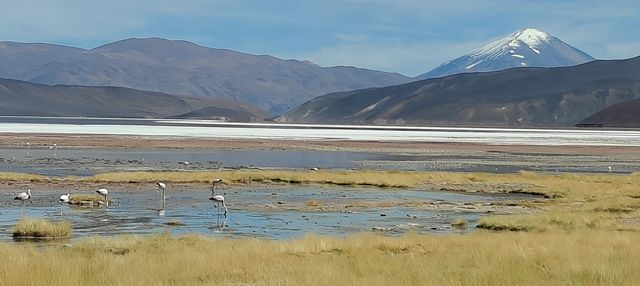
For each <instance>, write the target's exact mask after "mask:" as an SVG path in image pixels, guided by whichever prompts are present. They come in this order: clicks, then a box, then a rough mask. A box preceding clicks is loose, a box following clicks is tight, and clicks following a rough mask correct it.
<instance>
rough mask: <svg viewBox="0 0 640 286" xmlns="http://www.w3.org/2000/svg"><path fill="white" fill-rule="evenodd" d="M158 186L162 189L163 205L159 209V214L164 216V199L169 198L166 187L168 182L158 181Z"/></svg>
mask: <svg viewBox="0 0 640 286" xmlns="http://www.w3.org/2000/svg"><path fill="white" fill-rule="evenodd" d="M156 186H158V189H160V190H162V207H161V208H160V209H159V210H158V215H159V216H164V215H165V214H166V210H165V206H164V201H165V200H166V199H167V196H166V192H165V189H166V188H167V184H165V183H163V182H157V183H156Z"/></svg>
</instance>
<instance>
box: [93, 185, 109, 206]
mask: <svg viewBox="0 0 640 286" xmlns="http://www.w3.org/2000/svg"><path fill="white" fill-rule="evenodd" d="M96 193H98V194H100V195H102V196H104V205H105V206H107V207H108V206H109V199H108V198H107V195H109V190H107V189H98V190H97V191H96Z"/></svg>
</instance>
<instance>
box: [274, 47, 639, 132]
mask: <svg viewBox="0 0 640 286" xmlns="http://www.w3.org/2000/svg"><path fill="white" fill-rule="evenodd" d="M638 97H640V57H637V58H633V59H628V60H615V61H594V62H590V63H587V64H583V65H579V66H574V67H561V68H516V69H509V70H504V71H497V72H487V73H472V74H466V73H465V74H458V75H453V76H448V77H445V78H436V79H427V80H422V81H417V82H412V83H408V84H402V85H396V86H390V87H384V88H372V89H365V90H356V91H351V92H342V93H333V94H328V95H324V96H321V97H318V98H316V99H313V100H311V101H309V102H307V103H305V104H303V105H302V106H300V107H298V108H296V109H294V110H292V111H290V112H288V113H286V114H285V115H283V116H281V117H280V118H278V121H281V122H295V123H311V122H313V123H351V124H369V123H375V124H415V125H422V124H439V125H492V126H570V125H574V124H576V123H578V122H580V121H581V120H582V119H584V118H586V117H588V116H590V115H592V114H594V113H596V112H598V111H600V110H601V109H603V108H605V107H607V106H610V105H612V104H616V103H619V102H623V101H627V100H631V99H634V98H638Z"/></svg>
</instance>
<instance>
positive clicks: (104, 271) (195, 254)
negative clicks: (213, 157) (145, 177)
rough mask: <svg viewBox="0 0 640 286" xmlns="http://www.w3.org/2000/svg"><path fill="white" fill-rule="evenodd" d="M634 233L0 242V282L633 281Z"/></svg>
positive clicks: (638, 276)
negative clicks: (50, 244) (37, 245)
mask: <svg viewBox="0 0 640 286" xmlns="http://www.w3.org/2000/svg"><path fill="white" fill-rule="evenodd" d="M638 240H640V233H612V232H603V231H578V232H571V233H566V232H550V233H528V232H517V233H514V232H502V233H489V232H480V233H475V234H471V235H450V236H433V235H415V234H408V235H405V236H403V237H399V238H392V237H382V236H378V235H372V234H361V235H355V236H351V237H347V238H327V237H317V236H308V237H304V238H300V239H295V240H289V241H272V240H258V239H240V240H232V239H214V238H205V237H202V236H184V237H172V236H170V235H158V236H153V237H144V238H142V237H126V236H125V237H118V238H111V239H104V238H94V239H88V240H84V241H82V242H79V243H77V244H76V245H74V246H71V247H64V246H60V247H51V248H45V249H37V248H35V247H31V246H25V245H15V244H9V243H1V244H0V277H2V279H0V285H367V286H372V285H541V283H542V284H544V285H633V284H636V283H637V281H640V272H639V271H637V269H639V268H640V259H637V257H638V256H639V255H640V244H638V243H637V241H638ZM21 269H22V270H24V271H20V270H21ZM25 274H26V275H25Z"/></svg>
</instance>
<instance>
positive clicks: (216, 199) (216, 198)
mask: <svg viewBox="0 0 640 286" xmlns="http://www.w3.org/2000/svg"><path fill="white" fill-rule="evenodd" d="M219 183H222V179H213V181H212V182H211V198H209V199H210V200H212V201H214V202H216V203H217V206H216V208H218V216H220V203H222V206H223V207H224V218H225V219H226V218H227V212H228V210H227V205H225V204H224V196H222V195H216V194H215V188H216V185H217V184H219Z"/></svg>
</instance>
